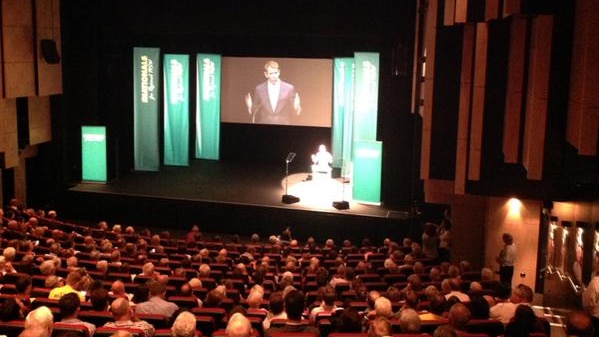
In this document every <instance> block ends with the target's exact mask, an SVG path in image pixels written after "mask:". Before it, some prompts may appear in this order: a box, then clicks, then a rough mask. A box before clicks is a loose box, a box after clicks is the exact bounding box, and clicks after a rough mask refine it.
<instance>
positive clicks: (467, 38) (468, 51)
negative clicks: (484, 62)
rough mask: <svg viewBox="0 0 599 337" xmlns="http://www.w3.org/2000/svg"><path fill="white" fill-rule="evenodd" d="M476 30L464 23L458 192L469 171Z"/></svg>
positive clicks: (461, 192)
mask: <svg viewBox="0 0 599 337" xmlns="http://www.w3.org/2000/svg"><path fill="white" fill-rule="evenodd" d="M475 32H476V26H475V25H473V24H466V25H464V39H463V44H462V69H461V74H460V105H459V115H458V134H457V146H456V167H455V178H454V181H455V184H454V189H455V190H454V192H455V193H456V194H465V193H466V180H467V179H466V174H467V171H468V139H469V137H468V132H469V129H470V111H471V110H470V108H471V100H472V70H473V64H474V43H475V40H474V37H475Z"/></svg>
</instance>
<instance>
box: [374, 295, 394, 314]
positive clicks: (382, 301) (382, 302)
mask: <svg viewBox="0 0 599 337" xmlns="http://www.w3.org/2000/svg"><path fill="white" fill-rule="evenodd" d="M374 313H375V316H376V317H385V318H387V319H391V318H393V306H392V305H391V301H389V299H388V298H386V297H384V296H381V297H379V298H377V299H376V301H374Z"/></svg>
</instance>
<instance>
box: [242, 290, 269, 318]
mask: <svg viewBox="0 0 599 337" xmlns="http://www.w3.org/2000/svg"><path fill="white" fill-rule="evenodd" d="M252 289H254V288H252ZM263 296H264V290H261V291H260V290H252V291H250V294H249V295H248V298H247V304H248V309H252V310H256V311H262V312H264V313H265V314H268V310H266V309H264V308H261V307H260V305H261V304H262V299H263Z"/></svg>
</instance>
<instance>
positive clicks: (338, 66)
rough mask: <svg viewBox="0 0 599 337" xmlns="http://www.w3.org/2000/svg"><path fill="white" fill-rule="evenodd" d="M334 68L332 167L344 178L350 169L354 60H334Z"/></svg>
mask: <svg viewBox="0 0 599 337" xmlns="http://www.w3.org/2000/svg"><path fill="white" fill-rule="evenodd" d="M334 67H335V69H334V73H333V77H334V82H333V89H334V96H333V146H332V148H333V167H340V168H341V175H342V176H346V175H348V174H350V172H348V168H349V167H351V149H352V128H353V126H352V120H353V107H354V97H353V95H354V59H353V58H350V57H348V58H336V59H335V62H334Z"/></svg>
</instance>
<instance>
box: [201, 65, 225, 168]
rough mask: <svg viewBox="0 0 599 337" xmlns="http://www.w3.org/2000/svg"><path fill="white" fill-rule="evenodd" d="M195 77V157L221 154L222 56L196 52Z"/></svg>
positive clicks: (217, 156)
mask: <svg viewBox="0 0 599 337" xmlns="http://www.w3.org/2000/svg"><path fill="white" fill-rule="evenodd" d="M196 62H197V78H196V88H197V89H196V149H195V157H196V158H201V159H214V160H218V159H219V157H220V74H221V56H220V55H213V54H198V55H197V58H196Z"/></svg>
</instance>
